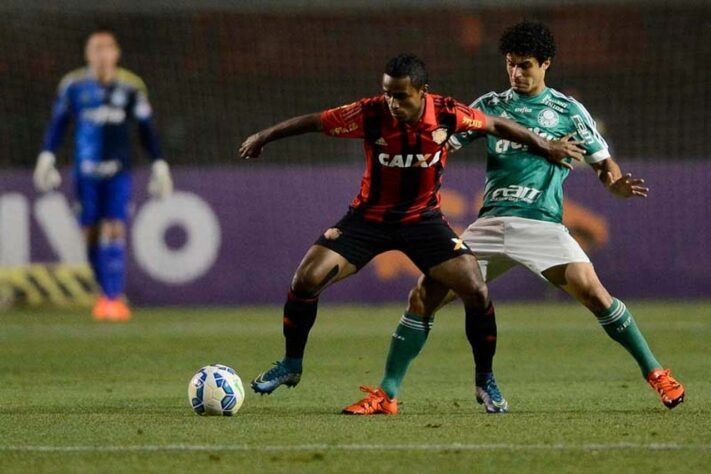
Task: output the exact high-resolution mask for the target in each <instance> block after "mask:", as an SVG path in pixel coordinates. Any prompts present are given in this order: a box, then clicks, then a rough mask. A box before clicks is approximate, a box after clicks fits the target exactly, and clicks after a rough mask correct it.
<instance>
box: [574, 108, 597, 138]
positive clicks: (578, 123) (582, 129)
mask: <svg viewBox="0 0 711 474" xmlns="http://www.w3.org/2000/svg"><path fill="white" fill-rule="evenodd" d="M570 118H571V120H572V121H573V123H574V124H575V128H576V129H577V130H578V135H580V138H581V139H583V140H584V141H585V143H592V142H593V136H592V133H590V130H588V128H587V127H586V126H585V121H584V120H583V118H582V117H581V116H580V115H577V114H576V115H573V116H571V117H570Z"/></svg>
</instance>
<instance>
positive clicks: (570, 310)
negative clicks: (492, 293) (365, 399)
mask: <svg viewBox="0 0 711 474" xmlns="http://www.w3.org/2000/svg"><path fill="white" fill-rule="evenodd" d="M626 303H627V305H628V307H629V308H630V310H631V311H632V312H633V314H634V315H635V317H636V319H637V322H638V324H639V325H640V327H641V329H642V331H643V332H644V333H645V335H646V336H647V339H648V341H649V342H650V345H651V346H652V348H653V350H654V351H655V353H656V355H657V357H658V358H659V359H660V360H661V361H662V363H663V364H664V365H665V366H668V367H671V368H672V369H673V371H674V374H675V375H676V376H677V378H678V379H679V380H680V381H682V382H683V383H684V384H685V385H686V388H687V400H686V402H685V403H683V404H682V405H681V406H679V407H677V408H675V409H674V410H668V409H666V408H665V407H663V406H662V404H661V403H660V402H659V400H658V397H657V395H656V394H655V393H654V392H653V391H652V390H651V389H650V388H649V387H648V386H647V385H646V384H645V382H644V381H643V379H642V377H641V375H640V373H639V371H638V369H637V367H636V365H635V364H634V362H633V360H632V359H631V358H630V357H629V356H628V355H627V354H626V352H624V350H623V349H621V348H620V347H619V346H617V345H616V344H615V343H614V342H613V341H611V340H610V339H608V338H607V336H606V335H605V333H604V331H603V330H602V329H601V328H600V327H599V326H598V325H597V323H596V322H595V320H594V318H593V317H592V316H591V315H589V314H588V313H587V312H586V311H585V310H583V309H582V308H580V307H578V306H576V305H573V304H562V303H531V304H504V303H501V304H499V305H498V306H497V315H498V321H499V346H498V353H497V358H496V362H495V371H496V373H497V380H498V382H499V385H500V387H501V389H502V391H503V393H504V395H505V396H506V398H507V399H508V400H509V403H510V405H511V412H510V413H508V414H505V415H487V414H485V413H483V411H482V409H481V407H480V406H478V405H476V404H475V402H474V396H473V390H472V362H471V353H470V350H469V347H468V344H467V342H466V338H465V336H464V322H463V311H462V309H461V307H459V306H457V305H452V306H451V307H448V308H446V309H445V310H443V311H442V312H441V313H440V314H439V315H438V317H437V320H436V322H435V325H434V328H433V330H432V333H431V334H430V339H429V341H428V344H427V346H426V347H425V350H424V352H423V353H422V354H421V355H420V357H419V358H418V359H417V360H416V361H415V363H414V365H413V366H412V367H411V370H410V373H409V375H408V377H407V378H406V380H405V383H404V385H403V389H402V392H401V394H400V397H399V398H400V400H401V405H400V413H399V414H398V415H397V416H395V417H384V416H379V417H367V418H362V417H349V416H344V415H340V414H339V412H340V409H341V408H343V407H344V406H346V405H348V404H350V403H352V402H354V401H356V400H358V399H359V398H361V395H362V394H361V392H359V390H358V386H359V385H361V384H368V385H377V383H378V382H379V380H380V377H381V375H382V367H383V364H384V360H385V355H386V353H387V349H388V344H389V339H390V334H391V333H392V331H393V329H394V328H395V326H396V324H397V321H398V319H399V316H400V313H401V310H402V308H401V307H398V306H360V307H359V306H329V305H327V304H326V305H322V307H321V309H320V313H319V318H318V320H317V323H316V326H315V328H314V330H313V331H312V333H311V337H310V342H309V347H308V348H307V354H306V359H305V367H304V376H303V377H302V380H301V383H300V385H299V386H298V387H296V388H294V389H287V388H280V389H278V390H277V391H276V392H274V393H273V394H272V395H270V396H261V397H260V396H258V395H255V394H254V393H252V392H251V391H250V390H248V393H247V399H246V401H245V403H244V406H243V408H242V410H241V411H240V412H239V413H238V414H237V415H236V416H234V417H232V418H219V417H215V418H209V417H199V416H197V415H195V414H193V413H192V411H191V409H190V408H189V404H188V400H187V384H188V381H189V380H190V378H191V376H192V375H193V373H194V372H195V371H196V370H197V369H198V368H200V367H201V366H203V365H207V364H211V363H222V364H226V365H229V366H232V367H234V368H235V369H236V370H237V372H238V373H239V374H240V375H241V376H242V379H243V381H244V382H245V388H247V386H248V383H249V380H250V379H251V378H252V377H254V376H255V375H256V374H257V373H259V372H260V371H262V370H264V369H267V368H268V367H269V365H270V364H271V363H272V362H273V361H275V360H277V359H279V358H280V357H281V354H282V337H281V309H280V308H269V307H266V308H265V307H259V308H256V307H255V308H249V307H241V308H216V309H212V308H209V309H205V308H174V309H166V308H161V309H150V308H146V309H141V308H139V309H137V310H136V312H135V316H134V320H133V321H131V322H130V323H119V324H107V323H95V322H93V321H91V319H90V318H89V317H88V315H87V314H86V313H85V312H83V311H62V310H32V311H30V310H24V311H19V310H14V311H9V312H8V311H6V312H3V313H0V327H1V330H0V472H3V473H5V472H190V471H192V472H195V471H201V472H370V473H372V472H407V471H410V472H496V473H507V472H570V473H579V472H653V471H660V470H661V471H667V470H674V471H679V472H709V471H711V408H710V404H711V377H710V376H709V374H710V373H711V371H710V370H709V360H711V342H710V341H711V303H703V302H700V303H671V302H670V303H663V302H661V303H660V302H654V303H650V302H634V301H627V302H626Z"/></svg>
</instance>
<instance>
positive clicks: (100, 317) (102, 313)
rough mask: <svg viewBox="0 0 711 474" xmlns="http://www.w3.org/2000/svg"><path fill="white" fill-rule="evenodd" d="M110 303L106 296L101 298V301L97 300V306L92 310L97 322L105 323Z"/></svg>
mask: <svg viewBox="0 0 711 474" xmlns="http://www.w3.org/2000/svg"><path fill="white" fill-rule="evenodd" d="M109 301H110V300H109V299H108V298H107V297H105V296H99V299H97V300H96V304H95V305H94V308H93V309H92V310H91V315H92V316H93V317H94V319H95V320H96V321H104V320H105V319H106V308H107V306H108V304H109Z"/></svg>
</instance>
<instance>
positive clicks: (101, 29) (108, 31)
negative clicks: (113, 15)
mask: <svg viewBox="0 0 711 474" xmlns="http://www.w3.org/2000/svg"><path fill="white" fill-rule="evenodd" d="M100 34H107V35H111V36H113V38H114V41H116V44H119V37H118V34H117V33H116V30H114V29H113V28H111V27H109V26H105V25H102V26H97V27H96V28H94V29H92V30H91V31H89V32H88V33H87V34H86V35H84V39H83V41H82V46H86V44H87V43H88V42H89V38H91V37H92V36H94V35H100Z"/></svg>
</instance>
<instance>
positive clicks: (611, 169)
mask: <svg viewBox="0 0 711 474" xmlns="http://www.w3.org/2000/svg"><path fill="white" fill-rule="evenodd" d="M591 166H592V167H593V169H594V170H595V172H596V173H597V178H598V179H599V180H600V182H601V183H602V184H603V185H604V186H605V187H606V188H608V189H610V185H611V184H612V183H614V182H615V181H617V180H618V179H620V177H621V176H622V170H621V169H620V166H619V165H618V164H617V163H616V162H615V160H613V159H612V158H607V159H605V160H602V161H598V162H597V163H592V165H591Z"/></svg>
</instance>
